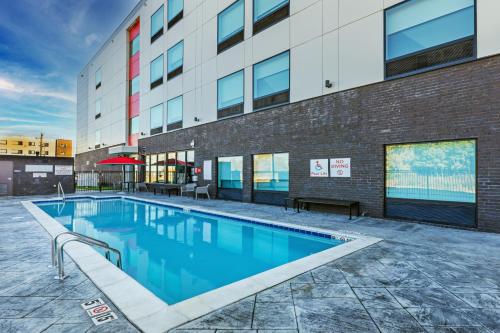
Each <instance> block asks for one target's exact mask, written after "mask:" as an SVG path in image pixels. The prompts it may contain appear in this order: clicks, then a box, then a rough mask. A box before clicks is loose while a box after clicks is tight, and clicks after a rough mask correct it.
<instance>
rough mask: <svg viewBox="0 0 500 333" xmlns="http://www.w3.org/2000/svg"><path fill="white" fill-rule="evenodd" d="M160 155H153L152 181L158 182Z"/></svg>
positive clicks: (151, 164) (151, 163)
mask: <svg viewBox="0 0 500 333" xmlns="http://www.w3.org/2000/svg"><path fill="white" fill-rule="evenodd" d="M157 161H158V155H151V162H150V166H151V170H150V172H151V173H150V180H151V183H156V182H157V181H158V171H157V170H158V163H157Z"/></svg>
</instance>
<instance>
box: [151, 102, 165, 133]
mask: <svg viewBox="0 0 500 333" xmlns="http://www.w3.org/2000/svg"><path fill="white" fill-rule="evenodd" d="M150 112H151V131H150V133H151V135H153V134H158V133H162V132H163V104H160V105H157V106H154V107H152V108H151V110H150Z"/></svg>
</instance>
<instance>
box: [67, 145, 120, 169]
mask: <svg viewBox="0 0 500 333" xmlns="http://www.w3.org/2000/svg"><path fill="white" fill-rule="evenodd" d="M112 147H114V146H112ZM109 148H111V147H104V148H100V149H96V150H92V151H89V152H86V153H82V154H77V155H76V156H75V171H77V172H78V171H79V172H82V171H121V170H122V167H120V166H112V165H95V164H96V163H97V162H99V161H102V160H105V159H108V158H111V157H112V156H110V155H109V154H108V149H109Z"/></svg>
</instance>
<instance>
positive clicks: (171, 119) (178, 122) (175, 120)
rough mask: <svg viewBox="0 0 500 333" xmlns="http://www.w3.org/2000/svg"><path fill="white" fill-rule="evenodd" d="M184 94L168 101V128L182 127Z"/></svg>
mask: <svg viewBox="0 0 500 333" xmlns="http://www.w3.org/2000/svg"><path fill="white" fill-rule="evenodd" d="M182 104H183V103H182V96H179V97H176V98H173V99H171V100H169V101H168V102H167V130H168V131H170V130H174V129H178V128H182Z"/></svg>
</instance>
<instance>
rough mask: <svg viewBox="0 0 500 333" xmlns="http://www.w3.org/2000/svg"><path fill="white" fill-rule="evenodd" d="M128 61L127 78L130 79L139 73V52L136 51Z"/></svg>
mask: <svg viewBox="0 0 500 333" xmlns="http://www.w3.org/2000/svg"><path fill="white" fill-rule="evenodd" d="M129 63H130V70H129V79H130V80H132V79H133V78H134V77H136V76H137V75H139V72H140V65H141V64H140V58H139V52H137V53H136V54H134V55H133V56H132V57H131V58H130V61H129Z"/></svg>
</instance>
